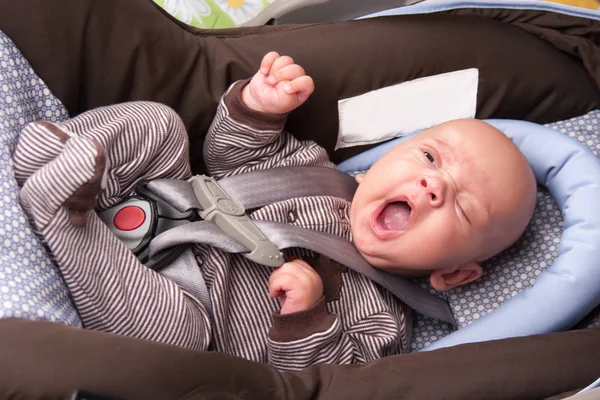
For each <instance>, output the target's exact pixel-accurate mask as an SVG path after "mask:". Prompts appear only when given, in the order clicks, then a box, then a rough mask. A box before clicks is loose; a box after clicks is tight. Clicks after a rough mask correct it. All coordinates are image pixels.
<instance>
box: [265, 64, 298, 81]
mask: <svg viewBox="0 0 600 400" xmlns="http://www.w3.org/2000/svg"><path fill="white" fill-rule="evenodd" d="M304 74H305V72H304V68H302V67H301V66H299V65H298V64H292V65H286V66H285V67H283V68H281V69H280V70H279V71H277V72H275V73H272V74H271V75H270V76H269V77H268V78H267V82H269V83H270V84H271V85H274V84H276V83H277V82H283V81H293V80H294V79H296V78H298V77H300V76H302V75H304Z"/></svg>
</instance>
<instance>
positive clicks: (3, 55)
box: [0, 32, 81, 326]
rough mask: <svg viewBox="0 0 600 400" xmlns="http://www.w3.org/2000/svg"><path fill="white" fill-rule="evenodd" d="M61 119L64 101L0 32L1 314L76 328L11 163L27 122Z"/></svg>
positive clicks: (62, 286)
mask: <svg viewBox="0 0 600 400" xmlns="http://www.w3.org/2000/svg"><path fill="white" fill-rule="evenodd" d="M65 118H67V111H66V109H65V108H64V107H63V105H62V104H61V103H60V102H59V101H58V100H57V99H56V98H55V97H54V96H53V95H52V94H51V93H50V90H48V88H47V87H46V85H45V84H44V82H42V80H41V79H40V78H39V77H38V76H37V75H36V74H35V73H34V72H33V70H32V68H31V66H30V65H29V63H28V62H27V61H26V60H25V58H23V56H22V55H21V53H20V52H19V50H18V49H17V48H16V47H15V45H14V44H13V43H12V42H11V41H10V39H9V38H8V37H7V36H6V35H4V34H3V33H2V32H0V152H1V153H0V154H1V155H0V243H2V246H1V247H0V318H8V317H18V318H26V319H35V320H49V321H55V322H61V323H64V324H68V325H74V326H81V321H80V320H79V316H78V315H77V313H76V312H75V309H74V307H73V305H72V303H71V300H70V298H69V293H68V291H67V288H66V286H65V284H64V282H63V280H62V278H61V277H60V274H59V272H58V270H57V269H56V267H55V266H54V264H53V263H52V261H51V260H50V257H49V256H48V255H47V252H46V250H45V249H44V247H43V245H42V244H41V243H40V241H39V240H38V238H37V237H36V235H35V234H34V233H33V232H32V230H31V229H30V227H29V224H28V223H27V217H26V216H25V213H24V212H23V210H22V209H21V207H20V205H19V201H18V187H17V183H16V182H15V179H14V176H13V170H12V162H11V155H12V152H13V151H14V149H15V145H16V143H17V140H18V137H19V132H20V131H21V129H22V128H23V127H24V126H25V125H26V124H27V123H29V122H32V121H36V120H40V119H46V120H50V121H59V120H62V119H65Z"/></svg>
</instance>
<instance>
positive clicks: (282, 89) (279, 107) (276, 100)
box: [242, 51, 315, 114]
mask: <svg viewBox="0 0 600 400" xmlns="http://www.w3.org/2000/svg"><path fill="white" fill-rule="evenodd" d="M314 89H315V85H314V83H313V80H312V78H311V77H310V76H308V75H306V74H305V72H304V69H303V68H302V67H301V66H299V65H298V64H294V60H292V58H291V57H288V56H280V55H279V54H278V53H276V52H274V51H272V52H270V53H268V54H267V55H266V56H264V58H263V60H262V62H261V64H260V69H259V70H258V72H257V73H256V74H255V75H254V77H252V80H251V81H250V83H249V84H248V85H246V87H244V89H243V90H242V101H243V102H244V103H245V104H246V106H248V107H249V108H251V109H253V110H255V111H260V112H264V113H268V114H285V113H288V112H290V111H292V110H293V109H295V108H296V107H298V106H299V105H301V104H302V103H304V102H305V101H306V99H308V96H310V95H311V93H312V92H313V90H314Z"/></svg>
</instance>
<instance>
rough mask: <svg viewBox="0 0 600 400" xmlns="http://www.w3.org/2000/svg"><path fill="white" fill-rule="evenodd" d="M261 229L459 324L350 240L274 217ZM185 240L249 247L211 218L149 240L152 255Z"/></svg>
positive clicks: (231, 248) (281, 244)
mask: <svg viewBox="0 0 600 400" xmlns="http://www.w3.org/2000/svg"><path fill="white" fill-rule="evenodd" d="M254 223H255V224H256V226H257V227H258V228H259V229H260V230H261V232H262V233H263V234H264V235H265V236H266V237H267V238H268V239H269V240H271V242H273V244H275V245H276V246H277V247H278V248H279V249H285V248H290V247H302V248H305V249H308V250H312V251H314V252H316V253H319V254H322V255H324V256H326V257H329V258H331V259H332V260H334V261H337V262H339V263H340V264H342V265H345V266H346V267H348V268H350V269H352V270H354V271H356V272H358V273H360V274H362V275H364V276H366V277H368V278H369V279H371V280H373V281H375V282H377V283H378V284H380V285H381V286H383V287H384V288H386V289H387V290H389V291H390V292H391V293H392V294H394V295H395V296H396V297H398V298H399V299H400V300H402V301H403V302H405V303H406V304H407V305H408V306H409V307H411V308H413V309H414V310H416V311H418V312H420V313H422V314H425V315H427V316H430V317H433V318H437V319H440V320H443V321H446V322H448V323H451V324H454V325H456V321H455V320H454V317H453V315H452V311H451V310H450V307H449V305H448V303H447V302H446V301H445V300H443V299H441V298H439V297H437V296H435V295H433V294H431V293H429V292H428V291H427V290H424V289H421V288H420V287H418V286H416V285H415V284H413V283H411V282H409V281H407V280H405V279H403V278H400V277H399V276H397V275H394V274H391V273H389V272H385V271H380V270H378V269H375V268H373V267H372V266H371V265H369V264H368V263H367V262H366V261H365V259H364V258H363V257H362V256H361V254H360V253H359V252H358V250H357V249H356V247H354V245H352V244H351V243H350V242H348V241H347V240H344V239H342V238H339V237H337V236H335V235H330V234H327V233H323V232H317V231H312V230H309V229H304V228H301V227H298V226H295V225H289V224H283V223H279V222H272V221H254ZM184 243H195V244H206V245H210V246H214V247H216V248H218V249H220V250H222V251H225V252H227V253H246V252H248V251H249V249H248V248H247V247H246V246H244V245H243V244H241V243H240V242H238V241H237V240H234V239H233V238H231V237H230V236H229V235H227V234H225V233H224V232H223V231H222V230H221V229H220V228H219V227H218V226H217V225H216V224H214V223H213V222H211V221H197V222H191V223H189V224H185V225H182V226H178V227H176V228H172V229H169V230H168V231H165V232H163V233H161V234H160V235H158V236H157V237H155V238H154V239H153V240H152V242H150V246H149V252H150V255H151V256H153V255H155V254H157V253H159V252H160V251H163V250H167V249H169V248H171V247H173V246H177V245H180V244H184Z"/></svg>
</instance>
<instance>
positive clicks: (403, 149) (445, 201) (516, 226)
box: [350, 120, 535, 277]
mask: <svg viewBox="0 0 600 400" xmlns="http://www.w3.org/2000/svg"><path fill="white" fill-rule="evenodd" d="M534 204H535V181H534V178H533V175H532V174H531V171H530V169H529V166H528V165H527V162H526V161H525V159H524V157H523V156H522V155H521V153H520V152H519V151H518V150H517V149H516V147H515V146H514V145H513V144H512V142H511V141H510V140H509V139H508V138H506V137H505V136H504V134H502V133H501V132H499V131H497V130H496V129H495V128H493V127H492V126H490V125H488V124H485V123H483V122H481V121H476V120H459V121H452V122H449V123H446V124H442V125H439V126H437V127H434V128H432V129H429V130H427V131H424V132H422V133H420V134H419V135H417V136H416V137H414V138H413V139H410V140H407V141H405V142H402V143H400V144H399V145H397V146H396V147H395V148H393V149H392V150H391V151H390V152H388V153H387V154H386V155H385V156H384V157H382V158H381V159H380V160H379V161H378V162H377V163H375V164H374V165H373V167H372V168H371V169H370V170H369V171H368V173H367V174H366V175H364V177H362V180H360V185H359V188H358V190H357V192H356V195H355V197H354V200H353V202H352V207H351V210H350V219H351V224H352V233H353V240H354V243H355V244H356V246H357V248H358V250H359V251H360V252H361V254H362V255H363V256H364V257H365V258H366V259H367V261H369V262H370V263H371V264H372V265H373V266H375V267H376V268H381V269H385V270H388V271H390V272H394V273H397V274H399V275H404V276H418V275H426V274H429V273H431V272H432V271H446V272H452V271H454V270H455V269H456V268H458V267H460V266H461V265H465V264H467V263H473V262H477V261H481V260H484V259H486V258H489V257H491V256H492V255H494V254H495V253H497V252H499V251H501V250H502V249H503V248H505V247H507V246H509V245H510V244H512V242H514V241H515V240H516V239H517V237H518V236H519V235H520V234H521V233H522V231H523V229H524V228H525V226H526V225H527V223H528V221H529V219H530V217H531V215H530V214H531V212H532V211H533V205H534ZM477 277H478V275H477Z"/></svg>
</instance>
